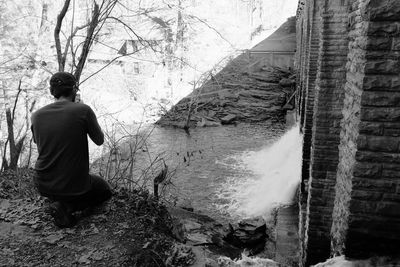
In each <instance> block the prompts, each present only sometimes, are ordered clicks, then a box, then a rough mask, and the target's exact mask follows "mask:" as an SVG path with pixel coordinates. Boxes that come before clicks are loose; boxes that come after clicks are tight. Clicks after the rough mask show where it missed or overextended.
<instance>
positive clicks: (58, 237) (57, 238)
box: [44, 233, 64, 244]
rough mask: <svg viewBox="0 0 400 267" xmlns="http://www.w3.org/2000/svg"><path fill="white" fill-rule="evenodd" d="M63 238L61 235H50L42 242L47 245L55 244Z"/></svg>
mask: <svg viewBox="0 0 400 267" xmlns="http://www.w3.org/2000/svg"><path fill="white" fill-rule="evenodd" d="M63 238H64V235H63V234H59V233H58V234H52V235H49V236H47V237H46V238H44V241H45V242H47V243H49V244H55V243H56V242H57V241H60V240H61V239H63Z"/></svg>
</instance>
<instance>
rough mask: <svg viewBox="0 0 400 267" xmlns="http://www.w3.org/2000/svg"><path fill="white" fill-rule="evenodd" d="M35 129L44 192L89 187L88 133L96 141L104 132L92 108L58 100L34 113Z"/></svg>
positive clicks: (40, 186) (39, 179) (40, 184)
mask: <svg viewBox="0 0 400 267" xmlns="http://www.w3.org/2000/svg"><path fill="white" fill-rule="evenodd" d="M32 131H33V134H34V140H35V142H36V144H37V147H38V152H39V156H38V159H37V161H36V165H35V169H36V171H37V174H38V177H37V178H36V181H35V182H36V184H37V187H38V189H39V191H40V192H41V193H45V194H52V195H69V196H73V195H81V194H83V193H85V192H87V191H88V190H89V189H90V176H89V152H88V141H87V134H89V136H90V137H91V138H92V140H93V141H94V142H95V143H96V144H101V143H103V134H102V132H101V129H100V126H99V125H98V123H97V119H96V116H95V115H94V112H93V111H92V110H91V108H90V107H89V106H87V105H85V104H79V103H74V102H69V101H57V102H55V103H52V104H50V105H47V106H45V107H43V108H41V109H39V110H38V111H36V112H35V113H34V114H33V115H32Z"/></svg>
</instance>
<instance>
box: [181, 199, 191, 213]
mask: <svg viewBox="0 0 400 267" xmlns="http://www.w3.org/2000/svg"><path fill="white" fill-rule="evenodd" d="M177 206H178V207H179V208H182V209H184V210H187V211H192V212H193V211H194V208H193V206H192V202H191V201H190V199H187V198H185V199H182V200H180V201H179V202H178V204H177Z"/></svg>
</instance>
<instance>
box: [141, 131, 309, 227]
mask: <svg viewBox="0 0 400 267" xmlns="http://www.w3.org/2000/svg"><path fill="white" fill-rule="evenodd" d="M148 143H149V144H150V147H149V151H152V153H163V157H164V158H165V159H166V161H167V164H168V165H169V166H177V172H176V174H175V177H174V180H173V181H174V185H175V188H176V189H177V190H176V191H175V194H177V195H178V197H179V198H180V199H186V200H187V201H189V202H190V203H191V205H192V206H193V208H194V209H195V210H196V211H198V212H202V213H205V214H208V215H210V216H212V217H214V218H216V219H220V220H221V219H222V220H237V219H241V218H244V217H252V216H259V215H261V216H264V217H267V216H268V214H269V211H270V210H271V209H272V208H273V207H274V206H276V205H280V204H286V203H290V202H291V201H292V199H293V195H294V191H295V189H296V186H297V185H298V183H299V179H300V164H301V138H300V134H299V130H298V128H297V127H292V128H290V129H288V127H287V126H285V125H281V124H271V123H262V124H239V125H238V126H227V127H210V128H196V129H193V130H191V133H190V136H189V135H187V134H186V133H185V132H184V131H183V130H181V129H175V128H161V127H156V128H155V129H153V133H152V135H151V137H150V140H149V141H148Z"/></svg>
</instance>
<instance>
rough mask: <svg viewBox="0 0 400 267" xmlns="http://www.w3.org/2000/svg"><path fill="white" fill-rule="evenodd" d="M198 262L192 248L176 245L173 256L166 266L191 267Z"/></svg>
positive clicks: (169, 258)
mask: <svg viewBox="0 0 400 267" xmlns="http://www.w3.org/2000/svg"><path fill="white" fill-rule="evenodd" d="M195 261H196V255H195V254H194V253H193V251H192V248H191V247H189V246H185V245H179V244H177V245H175V246H174V248H173V249H172V253H171V256H169V257H168V259H167V260H166V262H165V264H166V265H167V266H171V267H172V266H189V265H191V264H193V263H194V262H195Z"/></svg>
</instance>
